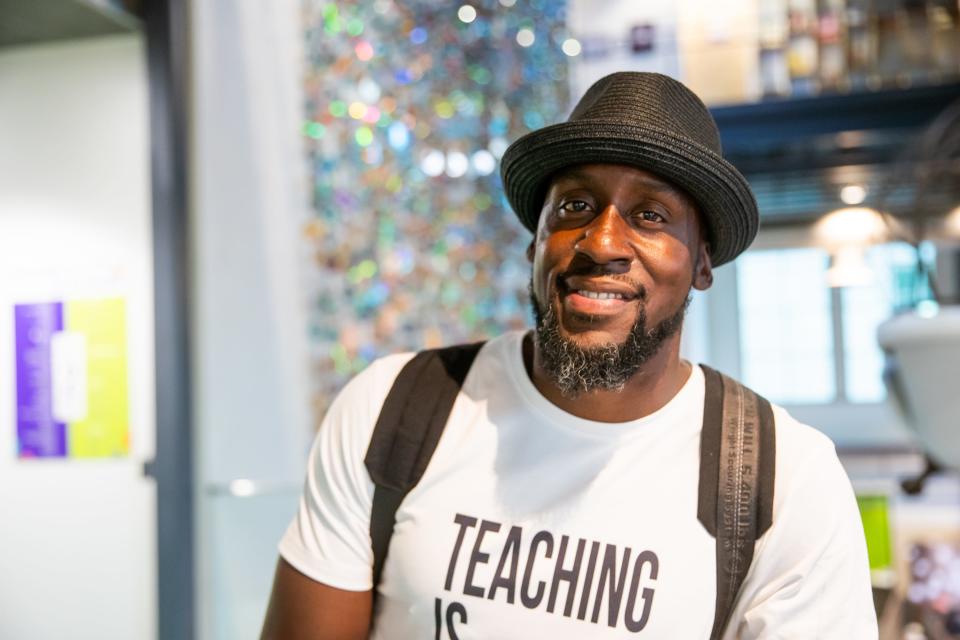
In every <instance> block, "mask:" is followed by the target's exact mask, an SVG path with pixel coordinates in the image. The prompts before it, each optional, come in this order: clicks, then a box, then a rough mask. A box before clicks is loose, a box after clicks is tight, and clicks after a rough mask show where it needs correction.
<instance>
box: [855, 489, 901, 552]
mask: <svg viewBox="0 0 960 640" xmlns="http://www.w3.org/2000/svg"><path fill="white" fill-rule="evenodd" d="M857 506H858V507H860V517H861V518H862V519H863V532H864V534H865V535H866V538H867V555H868V556H869V557H870V571H885V570H890V569H892V568H893V551H892V548H891V544H890V517H889V513H890V510H889V499H888V498H887V496H885V495H877V494H871V495H860V496H857Z"/></svg>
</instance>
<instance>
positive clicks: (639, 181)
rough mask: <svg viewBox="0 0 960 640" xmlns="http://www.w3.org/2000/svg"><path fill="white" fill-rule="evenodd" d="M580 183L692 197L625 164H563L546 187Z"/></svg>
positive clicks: (685, 197) (677, 187)
mask: <svg viewBox="0 0 960 640" xmlns="http://www.w3.org/2000/svg"><path fill="white" fill-rule="evenodd" d="M570 183H582V184H584V185H586V186H597V187H607V188H615V187H621V186H624V185H626V186H630V187H635V188H641V189H646V190H649V191H655V192H658V193H664V194H668V195H674V196H676V197H678V198H681V199H683V200H685V201H687V202H689V203H691V204H692V203H693V200H692V199H691V198H690V196H688V195H687V193H686V192H685V191H684V190H683V189H682V188H681V187H679V186H678V185H676V184H674V183H672V182H670V181H669V180H668V179H666V178H663V177H661V176H659V175H657V174H655V173H653V172H651V171H647V170H645V169H641V168H639V167H634V166H632V165H625V164H577V165H572V166H569V167H564V168H563V169H561V170H560V171H558V172H557V173H555V174H553V175H552V176H551V177H550V180H549V181H548V183H547V189H548V191H549V190H550V189H552V188H553V187H555V186H566V185H568V184H570Z"/></svg>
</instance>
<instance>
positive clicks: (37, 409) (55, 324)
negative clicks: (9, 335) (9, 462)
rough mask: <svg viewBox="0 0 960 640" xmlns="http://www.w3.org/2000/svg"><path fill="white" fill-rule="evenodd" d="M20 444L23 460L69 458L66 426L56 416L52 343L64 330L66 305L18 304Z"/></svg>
mask: <svg viewBox="0 0 960 640" xmlns="http://www.w3.org/2000/svg"><path fill="white" fill-rule="evenodd" d="M14 316H15V321H14V322H15V332H16V342H17V441H18V442H19V455H20V457H21V458H34V457H61V458H62V457H65V456H66V455H67V442H66V424H64V423H63V422H57V421H56V420H55V419H54V417H53V398H52V387H53V385H52V384H51V380H52V375H51V374H52V372H51V359H50V340H51V337H52V336H53V334H54V333H55V332H58V331H61V330H62V329H63V304H61V303H59V302H51V303H46V304H18V305H16V307H15V309H14Z"/></svg>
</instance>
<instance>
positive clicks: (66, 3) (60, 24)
mask: <svg viewBox="0 0 960 640" xmlns="http://www.w3.org/2000/svg"><path fill="white" fill-rule="evenodd" d="M141 27H142V24H141V21H140V19H139V18H138V17H137V16H135V15H134V14H132V13H130V12H128V11H126V10H124V9H122V8H120V7H119V6H117V5H115V4H113V3H111V2H108V1H107V0H0V47H12V46H18V45H26V44H38V43H43V42H56V41H60V40H73V39H77V38H91V37H96V36H105V35H110V34H117V33H131V32H137V31H140V29H141Z"/></svg>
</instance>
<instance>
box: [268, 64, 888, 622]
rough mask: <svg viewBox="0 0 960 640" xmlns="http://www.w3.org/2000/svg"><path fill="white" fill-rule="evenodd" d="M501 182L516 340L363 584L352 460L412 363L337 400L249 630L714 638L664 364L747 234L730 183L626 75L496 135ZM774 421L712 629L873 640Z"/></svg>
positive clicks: (786, 424)
mask: <svg viewBox="0 0 960 640" xmlns="http://www.w3.org/2000/svg"><path fill="white" fill-rule="evenodd" d="M501 175H502V177H503V182H504V187H505V189H506V193H507V195H508V197H509V199H510V202H511V204H512V205H513V207H514V209H515V211H516V212H517V214H518V216H519V217H520V220H521V221H522V222H523V223H524V224H525V225H526V226H527V227H528V228H529V229H531V230H532V231H534V232H535V237H534V239H533V241H532V242H531V244H530V247H529V250H528V257H529V258H530V260H531V262H532V267H533V268H532V278H531V284H530V291H531V297H532V302H533V309H534V312H535V316H536V328H535V331H534V332H532V333H531V334H527V335H524V334H521V333H514V334H508V335H505V336H501V337H499V338H496V339H494V340H491V341H490V342H489V343H487V344H486V345H485V346H484V347H483V348H482V350H481V351H480V353H479V354H478V355H477V357H476V361H475V362H474V363H473V365H472V367H471V369H470V371H469V374H468V376H467V378H466V380H465V381H464V384H463V387H462V390H461V392H460V394H459V396H458V397H457V400H456V403H455V405H454V407H453V410H452V413H451V415H450V417H449V419H448V420H447V422H446V427H445V430H444V431H443V434H442V436H441V438H440V440H439V444H438V446H437V449H436V451H435V452H434V454H433V457H432V458H431V459H430V463H429V465H428V466H427V468H426V472H425V473H424V475H423V477H422V479H421V480H420V482H419V484H417V485H416V486H415V487H414V488H413V490H412V491H411V492H410V493H409V494H408V495H407V496H406V498H405V499H404V500H403V502H402V503H401V504H400V507H399V509H398V511H397V515H396V525H395V528H394V533H393V537H392V541H391V542H390V547H389V554H388V555H387V556H386V563H385V565H384V568H383V573H382V576H381V577H380V580H379V583H378V584H376V585H374V584H373V579H372V571H371V566H372V562H373V553H372V551H371V541H370V534H369V530H370V512H371V505H372V496H373V493H374V488H373V483H372V482H371V479H370V476H369V474H368V473H367V471H366V469H365V467H364V463H363V460H364V455H365V453H366V451H367V447H368V445H369V442H370V438H371V433H372V431H373V428H374V424H375V423H376V421H377V417H378V415H379V413H380V409H381V406H382V404H383V401H384V398H385V397H386V395H387V393H388V391H389V389H390V387H391V385H392V384H393V381H394V379H395V378H396V376H397V374H398V372H399V371H400V370H401V368H402V367H403V365H404V364H405V363H406V362H407V361H409V360H410V358H411V354H406V355H398V356H390V357H387V358H384V359H382V360H379V361H377V362H376V363H374V364H373V365H371V367H370V368H369V369H367V370H366V371H365V372H363V373H362V374H360V375H359V376H357V377H356V378H355V379H354V380H353V381H351V382H350V383H349V384H348V385H347V386H346V387H345V389H344V390H343V391H342V392H341V394H340V396H339V397H338V398H337V400H336V401H335V402H334V403H333V405H332V406H331V408H330V410H329V413H328V414H327V416H326V418H325V420H324V423H323V425H322V426H321V428H320V430H319V433H318V435H317V440H316V443H315V445H314V448H313V450H312V452H311V456H310V462H309V470H308V477H307V483H306V486H305V489H304V495H303V499H302V501H301V505H300V510H299V512H298V514H297V516H296V518H295V520H294V522H293V523H292V524H291V526H290V528H289V529H288V531H287V533H286V535H285V536H284V538H283V540H282V542H281V544H280V553H281V556H282V558H281V560H280V563H279V567H278V569H277V576H276V582H275V584H274V592H273V597H272V599H271V604H270V608H269V611H268V614H267V621H266V623H265V628H264V637H266V638H284V639H286V638H315V639H327V638H338V639H339V638H365V637H367V636H368V634H369V635H370V637H373V638H461V639H466V638H490V639H493V638H497V639H500V638H577V639H580V638H614V637H628V636H633V635H635V634H638V633H639V634H641V636H642V637H646V638H670V639H678V638H679V639H686V638H702V639H706V638H709V637H710V634H711V628H712V626H713V623H714V613H715V594H716V589H717V587H716V584H715V583H716V575H717V574H716V562H717V560H716V542H715V539H714V538H713V537H712V536H711V534H710V533H709V532H708V531H707V530H706V529H705V527H704V525H702V524H701V523H700V521H699V520H698V517H697V500H698V470H699V465H700V449H699V447H700V428H701V424H702V420H703V415H704V389H705V383H704V372H703V371H702V370H701V369H700V367H697V366H692V365H691V364H690V363H688V362H686V361H683V360H681V358H680V356H679V346H680V328H681V325H682V321H683V314H684V310H685V308H686V305H687V302H688V298H689V293H690V290H691V289H698V290H703V289H707V288H708V287H709V286H710V284H711V281H712V269H713V267H715V266H716V265H718V264H722V263H724V262H728V261H730V260H732V259H733V258H734V257H736V255H737V254H739V253H740V252H742V251H743V250H744V249H745V248H746V247H747V246H748V245H749V244H750V242H751V241H752V240H753V237H754V235H755V234H756V230H757V224H758V215H757V210H756V204H755V201H754V199H753V196H752V194H751V192H750V190H749V187H748V186H747V183H746V181H745V180H744V178H743V177H742V176H741V175H740V174H739V172H737V170H736V169H735V168H734V167H733V166H732V165H730V164H729V163H727V162H726V161H725V160H723V158H722V157H721V155H720V144H719V137H718V133H717V130H716V125H715V124H714V122H713V120H712V118H711V117H710V115H709V112H708V111H707V110H706V108H705V107H704V106H703V104H702V102H701V101H700V100H699V99H698V98H697V97H696V96H695V95H694V94H693V93H691V92H690V91H689V90H688V89H687V88H686V87H684V86H683V85H682V84H680V83H678V82H676V81H674V80H671V79H670V78H667V77H665V76H660V75H656V74H647V73H617V74H613V75H611V76H607V77H606V78H603V79H601V80H600V81H598V82H597V83H596V84H595V85H593V87H591V88H590V90H588V91H587V93H586V95H585V96H584V97H583V98H582V99H581V101H580V103H579V104H578V105H577V107H576V108H575V109H574V112H573V113H572V115H571V116H570V119H569V121H568V122H565V123H561V124H557V125H553V126H550V127H546V128H545V129H541V130H539V131H535V132H533V133H530V134H528V135H527V136H525V137H523V138H521V139H520V140H518V141H517V142H515V143H514V144H513V145H512V146H511V147H510V148H509V149H508V150H507V152H506V154H505V155H504V158H503V163H502V169H501ZM773 411H774V417H775V430H776V477H775V490H774V493H773V507H772V511H773V517H772V524H771V525H770V527H769V528H768V529H767V530H766V532H765V533H764V534H763V535H762V537H760V539H759V540H758V541H757V543H756V548H755V553H754V556H753V561H752V564H751V565H750V569H749V573H748V575H747V577H746V581H745V582H744V583H743V586H742V588H741V589H740V592H739V597H738V599H737V600H736V605H735V607H734V609H733V612H732V615H731V617H730V620H731V622H730V624H729V625H727V627H726V632H725V635H724V636H723V637H724V638H798V639H804V640H807V639H811V638H837V639H843V640H850V639H858V640H859V639H866V638H876V636H877V629H876V620H875V616H874V611H873V605H872V601H871V597H870V583H869V573H868V568H867V558H866V549H865V542H864V537H863V531H862V527H861V524H860V520H859V515H858V512H857V508H856V503H855V500H854V496H853V493H852V490H851V487H850V483H849V481H848V479H847V478H846V476H845V474H844V472H843V469H842V468H841V466H840V464H839V461H838V459H837V456H836V454H835V451H834V448H833V445H832V443H830V441H829V440H828V439H827V438H825V437H824V436H822V435H821V434H819V432H817V431H815V430H813V429H811V428H809V427H806V426H804V425H801V424H799V423H797V422H796V421H795V420H793V419H792V418H791V417H790V416H789V415H788V414H787V413H786V412H785V411H783V410H782V409H780V408H774V410H773ZM373 589H376V594H377V606H376V608H375V615H374V614H372V612H373V611H374V608H373V606H372V602H373Z"/></svg>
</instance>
